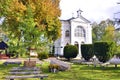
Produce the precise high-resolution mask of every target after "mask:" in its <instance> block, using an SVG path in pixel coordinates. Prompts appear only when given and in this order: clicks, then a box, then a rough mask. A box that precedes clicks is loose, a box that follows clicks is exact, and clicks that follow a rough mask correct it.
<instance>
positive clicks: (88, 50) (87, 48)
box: [81, 44, 94, 61]
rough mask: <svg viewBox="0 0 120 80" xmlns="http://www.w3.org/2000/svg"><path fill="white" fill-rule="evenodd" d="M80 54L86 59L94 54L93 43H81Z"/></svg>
mask: <svg viewBox="0 0 120 80" xmlns="http://www.w3.org/2000/svg"><path fill="white" fill-rule="evenodd" d="M81 54H82V57H83V58H84V59H85V60H86V61H89V60H90V58H92V57H93V56H94V51H93V45H92V44H83V45H81Z"/></svg>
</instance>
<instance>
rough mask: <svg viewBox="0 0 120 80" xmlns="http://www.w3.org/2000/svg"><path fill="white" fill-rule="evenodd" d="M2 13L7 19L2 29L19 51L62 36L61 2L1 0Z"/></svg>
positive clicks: (47, 0) (0, 9) (48, 0)
mask: <svg viewBox="0 0 120 80" xmlns="http://www.w3.org/2000/svg"><path fill="white" fill-rule="evenodd" d="M16 5H17V6H16ZM0 12H1V13H0V16H1V17H2V16H4V17H5V21H4V23H3V25H2V29H3V30H4V31H5V32H6V34H7V35H8V37H9V39H13V40H15V41H13V42H12V41H11V40H10V41H9V43H12V44H14V46H16V47H19V49H20V47H21V48H24V49H26V47H32V46H33V47H36V46H37V47H38V45H39V44H42V43H46V42H49V41H50V42H52V41H54V40H56V39H57V38H59V37H60V35H61V34H60V31H61V23H60V20H59V16H60V14H61V13H60V8H59V0H5V1H3V0H0ZM23 46H24V47H23ZM19 51H20V50H19Z"/></svg>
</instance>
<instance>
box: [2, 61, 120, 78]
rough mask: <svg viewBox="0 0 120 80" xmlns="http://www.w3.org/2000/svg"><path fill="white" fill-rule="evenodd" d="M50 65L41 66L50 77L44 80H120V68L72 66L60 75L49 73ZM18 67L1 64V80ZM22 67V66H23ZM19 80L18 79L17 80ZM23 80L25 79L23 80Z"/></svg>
mask: <svg viewBox="0 0 120 80" xmlns="http://www.w3.org/2000/svg"><path fill="white" fill-rule="evenodd" d="M48 65H49V63H47V62H44V64H43V65H42V66H40V65H37V66H40V67H41V69H42V71H43V73H45V74H48V75H49V77H48V78H46V79H44V80H120V66H118V68H114V66H109V67H99V66H97V67H93V66H89V67H88V66H87V65H81V64H72V66H71V69H70V70H68V71H59V72H58V73H50V72H49V71H48ZM16 66H18V65H13V64H10V65H8V66H4V65H2V62H0V80H5V78H4V77H5V76H6V75H8V72H9V70H10V69H11V68H12V67H16ZM21 66H22V65H21ZM16 80H17V79H16ZM22 80H23V79H22ZM24 80H39V79H24Z"/></svg>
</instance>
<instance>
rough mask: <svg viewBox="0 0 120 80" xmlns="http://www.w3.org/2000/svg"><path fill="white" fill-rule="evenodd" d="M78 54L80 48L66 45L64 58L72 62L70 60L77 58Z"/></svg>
mask: <svg viewBox="0 0 120 80" xmlns="http://www.w3.org/2000/svg"><path fill="white" fill-rule="evenodd" d="M77 54H78V48H77V47H76V46H74V45H66V46H65V47H64V57H65V58H67V59H68V60H70V58H75V57H76V56H77Z"/></svg>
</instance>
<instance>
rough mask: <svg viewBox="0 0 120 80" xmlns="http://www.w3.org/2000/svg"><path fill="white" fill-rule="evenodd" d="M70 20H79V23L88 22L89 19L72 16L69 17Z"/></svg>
mask: <svg viewBox="0 0 120 80" xmlns="http://www.w3.org/2000/svg"><path fill="white" fill-rule="evenodd" d="M70 21H74V22H80V23H90V21H88V20H87V19H85V18H84V17H77V18H73V19H71V20H70Z"/></svg>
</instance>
